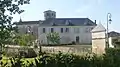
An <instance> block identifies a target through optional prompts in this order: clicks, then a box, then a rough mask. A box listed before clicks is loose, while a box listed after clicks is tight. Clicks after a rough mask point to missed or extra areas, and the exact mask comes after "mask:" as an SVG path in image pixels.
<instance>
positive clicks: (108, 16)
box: [107, 13, 112, 48]
mask: <svg viewBox="0 0 120 67" xmlns="http://www.w3.org/2000/svg"><path fill="white" fill-rule="evenodd" d="M111 17H112V15H111V13H108V14H107V48H109V35H108V32H109V28H108V25H109V23H111V21H112V20H111Z"/></svg>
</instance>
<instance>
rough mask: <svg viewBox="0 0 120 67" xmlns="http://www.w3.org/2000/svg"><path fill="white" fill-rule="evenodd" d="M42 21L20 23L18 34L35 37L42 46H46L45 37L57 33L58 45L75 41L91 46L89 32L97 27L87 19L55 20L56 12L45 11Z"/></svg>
mask: <svg viewBox="0 0 120 67" xmlns="http://www.w3.org/2000/svg"><path fill="white" fill-rule="evenodd" d="M44 18H45V19H44V20H38V21H22V20H20V21H19V22H18V23H17V26H18V28H19V32H20V33H31V34H33V35H36V37H37V39H38V40H39V41H40V43H42V44H47V38H46V35H47V34H48V33H51V32H58V33H59V36H60V38H61V39H60V43H61V44H67V43H71V42H72V41H75V42H76V43H78V44H91V43H92V34H91V30H92V29H93V28H94V27H95V26H96V25H97V24H96V21H95V22H93V21H92V20H90V19H89V18H56V12H55V11H51V10H47V11H45V12H44Z"/></svg>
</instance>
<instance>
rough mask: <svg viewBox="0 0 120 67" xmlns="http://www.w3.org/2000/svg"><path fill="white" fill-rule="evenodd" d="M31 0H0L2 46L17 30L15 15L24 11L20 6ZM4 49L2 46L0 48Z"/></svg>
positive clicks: (0, 37) (0, 42)
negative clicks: (14, 20)
mask: <svg viewBox="0 0 120 67" xmlns="http://www.w3.org/2000/svg"><path fill="white" fill-rule="evenodd" d="M29 2H30V0H0V46H1V47H3V46H4V44H5V43H6V42H7V41H8V40H9V38H12V36H13V35H12V34H13V32H14V31H16V27H15V26H14V25H15V23H12V22H11V21H12V19H13V15H14V14H16V13H18V14H20V13H22V12H24V10H22V9H20V6H22V5H24V4H29ZM0 49H2V48H0Z"/></svg>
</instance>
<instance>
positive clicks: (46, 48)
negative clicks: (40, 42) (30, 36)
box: [5, 45, 91, 54]
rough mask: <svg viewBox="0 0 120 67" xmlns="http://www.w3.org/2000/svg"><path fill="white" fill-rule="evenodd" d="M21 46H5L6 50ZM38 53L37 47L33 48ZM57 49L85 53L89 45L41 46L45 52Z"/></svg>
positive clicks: (55, 51) (15, 49)
mask: <svg viewBox="0 0 120 67" xmlns="http://www.w3.org/2000/svg"><path fill="white" fill-rule="evenodd" d="M19 48H21V47H15V48H14V47H7V48H6V49H5V50H6V51H10V52H11V51H16V52H18V49H19ZM33 49H34V50H35V52H36V53H37V54H38V52H39V48H33ZM59 51H61V52H63V53H74V54H86V53H91V45H72V46H42V52H47V53H58V52H59Z"/></svg>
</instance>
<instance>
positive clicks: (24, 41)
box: [13, 34, 36, 46]
mask: <svg viewBox="0 0 120 67" xmlns="http://www.w3.org/2000/svg"><path fill="white" fill-rule="evenodd" d="M35 40H36V38H35V36H33V35H31V34H17V35H16V37H15V38H14V39H13V42H14V43H15V44H17V45H20V46H31V45H32V42H34V41H35Z"/></svg>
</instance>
